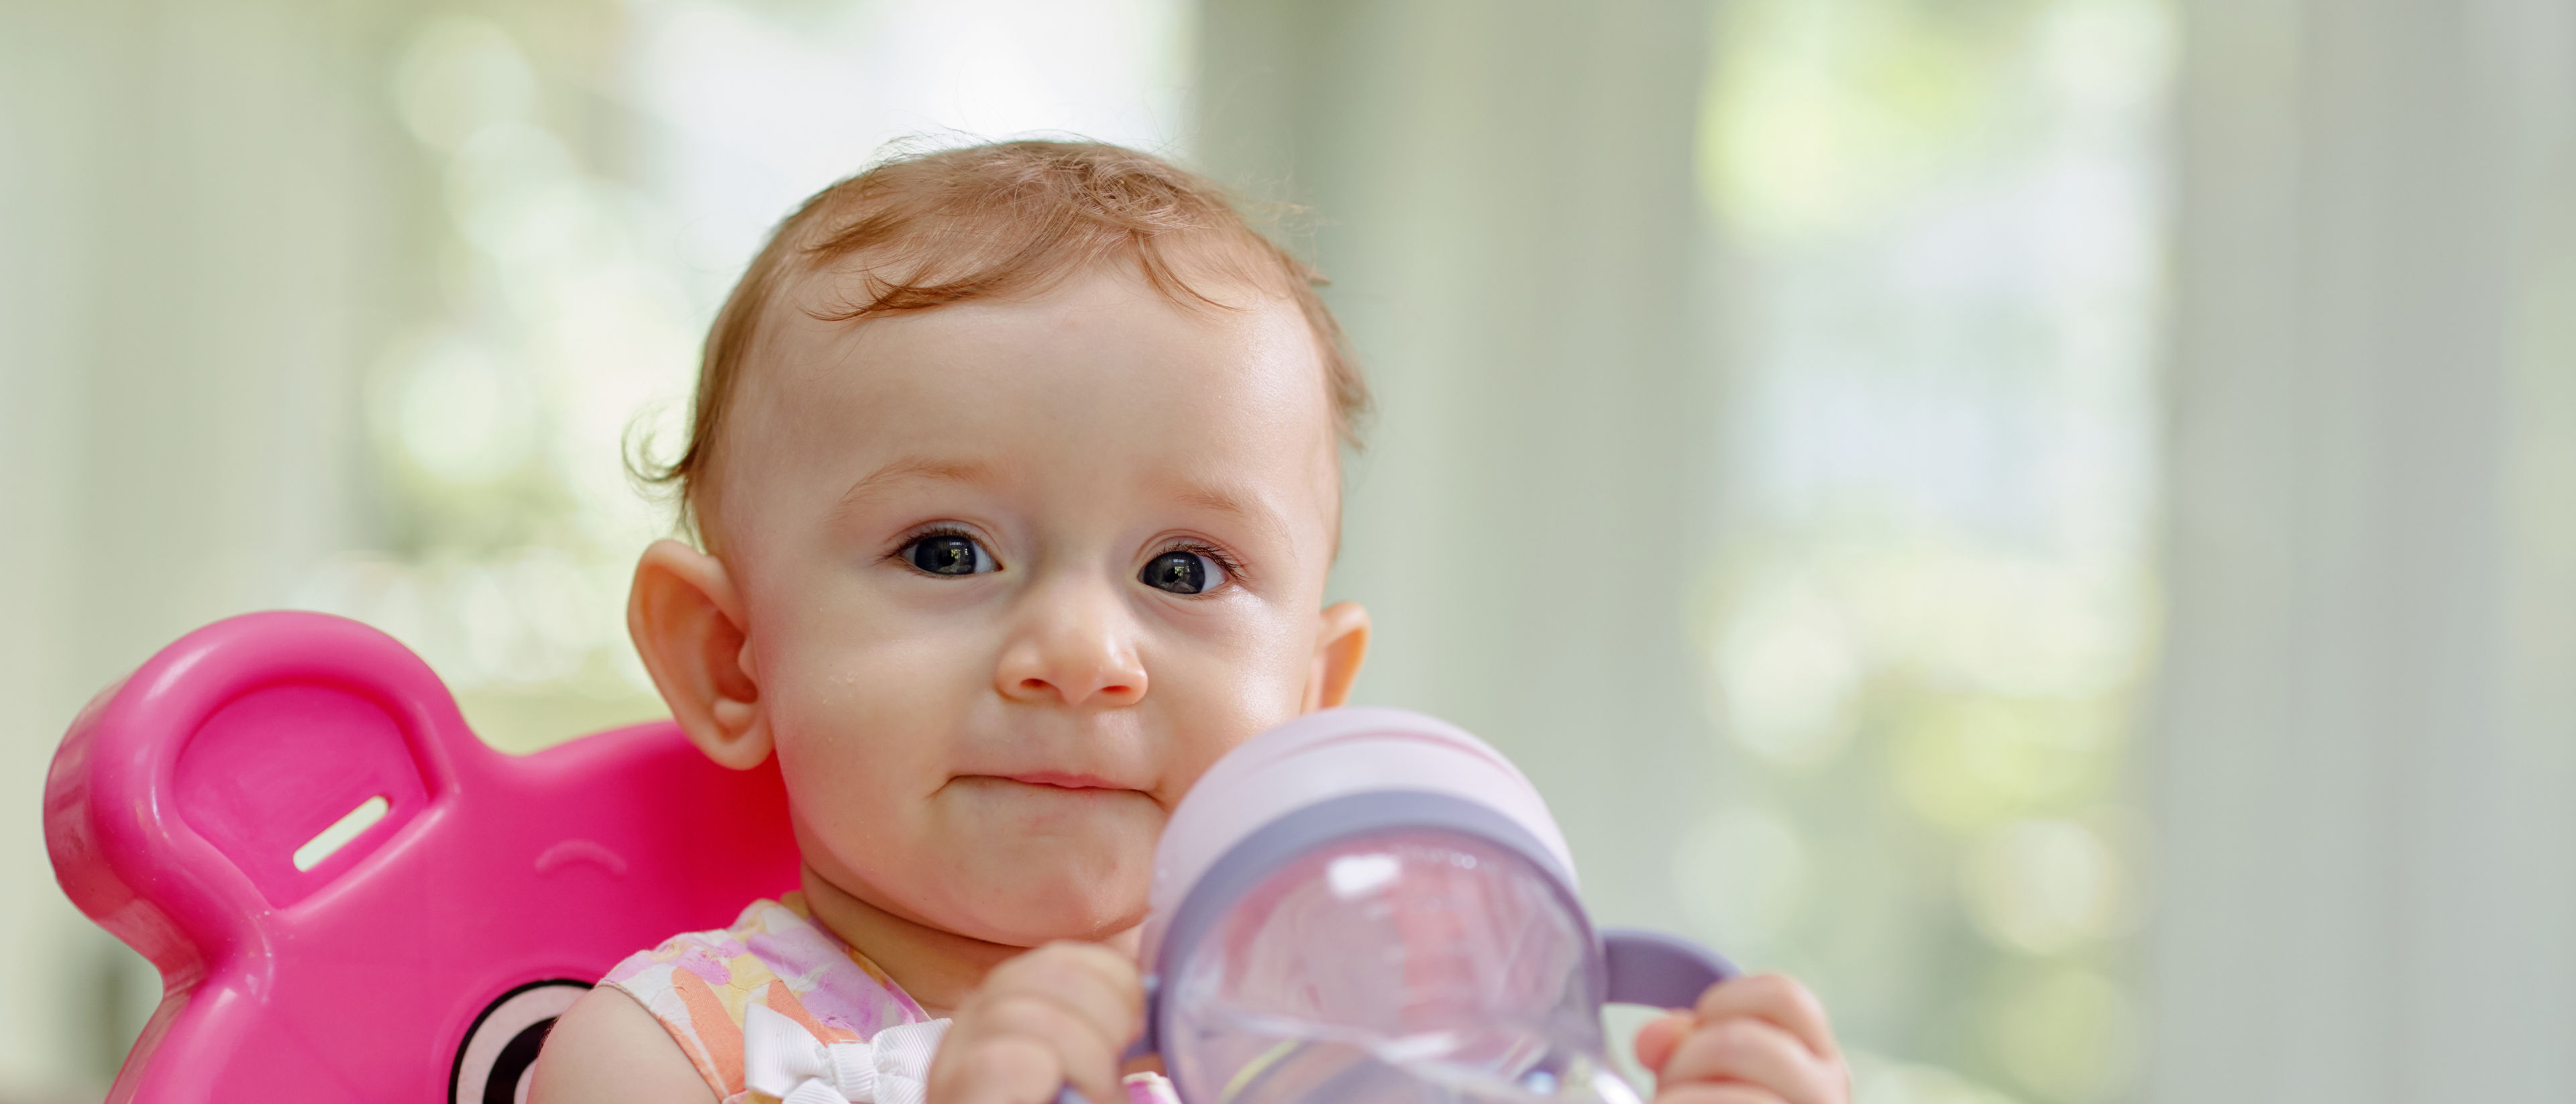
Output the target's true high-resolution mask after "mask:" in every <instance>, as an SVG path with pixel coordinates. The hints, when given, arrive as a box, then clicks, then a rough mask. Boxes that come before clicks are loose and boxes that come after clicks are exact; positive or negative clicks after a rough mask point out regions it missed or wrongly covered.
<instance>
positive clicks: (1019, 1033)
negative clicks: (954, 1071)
mask: <svg viewBox="0 0 2576 1104" xmlns="http://www.w3.org/2000/svg"><path fill="white" fill-rule="evenodd" d="M976 1027H977V1029H978V1031H977V1038H978V1039H980V1040H991V1041H1000V1040H1004V1039H1012V1040H1028V1041H1031V1042H1035V1043H1037V1044H1039V1045H1042V1046H1044V1047H1046V1048H1047V1050H1048V1052H1049V1053H1051V1054H1053V1055H1054V1056H1055V1066H1056V1069H1057V1074H1058V1077H1059V1079H1060V1080H1065V1081H1071V1082H1073V1083H1074V1086H1075V1087H1076V1088H1079V1089H1081V1090H1082V1093H1083V1095H1084V1096H1088V1097H1090V1098H1091V1099H1093V1100H1095V1101H1099V1100H1110V1101H1114V1100H1116V1099H1117V1097H1116V1096H1115V1095H1108V1096H1104V1095H1102V1094H1103V1093H1104V1092H1111V1091H1113V1090H1115V1089H1116V1088H1117V1087H1118V1054H1119V1052H1120V1051H1121V1050H1124V1049H1125V1048H1126V1043H1125V1042H1124V1041H1123V1040H1117V1039H1111V1038H1109V1037H1108V1036H1107V1035H1106V1034H1104V1032H1103V1029H1102V1027H1101V1025H1099V1024H1096V1023H1093V1022H1091V1021H1090V1020H1089V1019H1088V1018H1087V1017H1084V1016H1082V1015H1080V1014H1078V1013H1076V1012H1074V1011H1073V1010H1072V1009H1070V1008H1067V1007H1065V1006H1064V1005H1063V1004H1061V1003H1058V1002H1057V1001H1053V1000H1049V999H1047V998H1045V997H1041V996H1037V995H1035V994H1025V993H1024V994H1013V995H1009V996H1003V997H997V998H995V999H993V1000H992V1001H990V1002H988V1003H986V1004H984V1005H983V1006H981V1007H980V1008H978V1009H976ZM1014 1084H1016V1082H1014ZM1047 1099H1048V1100H1053V1099H1055V1094H1054V1092H1053V1091H1052V1090H1050V1091H1049V1092H1048V1094H1047Z"/></svg>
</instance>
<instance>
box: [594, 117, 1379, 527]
mask: <svg viewBox="0 0 2576 1104" xmlns="http://www.w3.org/2000/svg"><path fill="white" fill-rule="evenodd" d="M844 263H847V264H850V265H851V266H852V267H853V268H854V269H855V272H854V276H855V278H854V279H850V280H846V281H844V283H845V284H847V285H849V292H848V296H849V297H848V298H847V299H846V300H845V301H844V302H842V303H841V304H840V305H839V306H838V307H835V308H832V309H828V310H820V311H816V312H814V315H815V317H817V318H820V319H823V320H826V321H840V322H859V321H864V320H866V319H870V318H882V317H886V316H890V315H898V314H911V313H917V312H921V311H928V310H936V309H938V308H940V307H945V306H949V305H952V304H956V303H964V302H968V301H971V300H977V299H997V298H1007V297H1011V296H1017V295H1028V294H1036V293H1040V292H1043V291H1045V290H1047V289H1049V288H1051V287H1054V286H1055V285H1057V284H1059V283H1061V282H1062V281H1063V280H1065V279H1067V278H1069V277H1071V276H1074V275H1076V274H1079V273H1082V272H1085V271H1091V270H1096V269H1098V268H1100V267H1102V266H1104V265H1117V264H1126V265H1132V266H1134V267H1135V269H1136V270H1137V271H1139V272H1140V273H1141V274H1142V275H1143V277H1144V279H1145V281H1146V283H1147V284H1148V285H1149V286H1151V287H1152V288H1153V289H1154V290H1155V291H1157V292H1160V293H1161V294H1162V295H1163V296H1164V297H1165V298H1167V299H1169V300H1171V301H1172V302H1174V303H1178V304H1181V305H1183V306H1190V307H1207V308H1213V309H1232V308H1230V307H1229V306H1228V305H1227V304H1225V303H1223V302H1221V301H1219V300H1217V299H1215V298H1212V297H1210V296H1209V295H1207V294H1206V293H1205V292H1204V291H1202V290H1201V287H1202V286H1203V285H1204V284H1205V283H1206V282H1207V281H1208V280H1210V279H1211V278H1213V279H1215V280H1218V281H1223V282H1228V283H1233V284H1236V285H1239V286H1249V287H1251V288H1254V289H1257V290H1259V291H1261V292H1265V293H1268V294H1273V295H1279V296H1283V297H1285V298H1288V299H1291V300H1294V301H1295V302H1296V304H1297V308H1298V310H1299V311H1301V312H1302V313H1303V314H1304V315H1305V318H1306V324H1307V326H1308V328H1309V329H1311V330H1312V331H1313V333H1314V337H1315V345H1316V348H1317V349H1318V350H1320V352H1321V354H1322V356H1323V362H1324V363H1323V368H1324V383H1325V386H1326V387H1327V389H1328V390H1329V394H1330V398H1331V402H1332V411H1333V430H1334V432H1335V434H1336V435H1337V436H1339V437H1340V438H1341V439H1342V440H1343V441H1345V442H1348V443H1351V444H1354V445H1356V444H1357V435H1356V434H1357V429H1356V426H1357V422H1358V421H1359V418H1360V417H1361V415H1362V414H1363V413H1364V412H1365V411H1366V409H1367V407H1368V385H1367V384H1366V383H1365V382H1364V381H1363V380H1362V379H1361V378H1360V375H1359V372H1358V370H1357V368H1356V367H1355V366H1354V365H1353V364H1352V363H1351V361H1350V357H1349V355H1348V353H1347V351H1346V350H1345V348H1344V346H1343V341H1342V332H1341V327H1340V325H1339V324H1338V323H1336V322H1335V321H1334V320H1333V316H1332V313H1331V312H1330V311H1328V310H1326V309H1325V307H1324V301H1323V299H1322V297H1321V296H1319V295H1317V294H1316V292H1315V288H1316V287H1317V286H1318V285H1320V284H1322V283H1323V278H1322V277H1321V276H1319V275H1317V274H1316V272H1315V270H1314V269H1312V268H1310V267H1308V266H1307V265H1306V264H1305V263H1304V262H1302V261H1299V260H1298V259H1297V258H1296V257H1294V256H1292V255H1291V254H1290V253H1289V252H1288V251H1287V250H1285V249H1283V248H1281V247H1280V246H1279V245H1278V244H1277V243H1275V242H1273V241H1271V240H1270V239H1269V238H1266V237H1264V236H1262V234H1261V233H1260V232H1259V231H1257V230H1255V229H1253V227H1252V225H1251V224H1250V223H1248V222H1246V221H1245V220H1244V218H1243V216H1242V215H1241V214H1240V213H1238V212H1237V211H1236V209H1235V207H1234V205H1233V204H1232V203H1231V202H1229V200H1228V197H1227V195H1226V193H1225V191H1224V190H1223V189H1221V188H1219V187H1218V186H1217V185H1216V184H1215V183H1214V182H1212V181H1209V180H1208V179H1206V178H1204V177H1201V176H1199V175H1197V174H1195V173H1191V172H1189V171H1186V170H1184V169H1181V168H1179V167H1177V166H1175V165H1173V164H1172V163H1170V162H1168V161H1165V160H1163V159H1162V158H1159V157H1155V156H1153V155H1151V154H1146V153H1139V152H1137V151H1135V150H1131V149H1126V148H1123V147H1119V146H1113V145H1107V144H1104V143H1096V142H1045V141H1018V142H994V143H989V144H985V145H976V146H967V147H963V148H955V149H944V150H937V151H933V152H926V153H906V154H898V155H896V156H894V157H892V158H890V159H888V160H885V161H882V162H880V163H878V164H876V165H874V166H871V167H870V168H868V169H867V170H866V171H863V172H861V173H859V174H858V175H856V176H852V177H850V178H848V179H846V180H843V181H841V182H839V183H837V184H834V185H832V186H831V187H829V188H825V189H823V190H822V191H820V192H817V193H815V194H814V196H813V198H811V199H808V200H806V201H805V203H804V205H803V206H800V207H798V208H797V209H796V211H795V213H793V214H790V215H788V216H787V218H786V219H785V220H784V221H782V222H780V223H779V224H778V229H777V230H776V231H775V232H773V233H772V234H771V236H770V239H769V244H768V245H766V246H764V247H763V248H762V249H761V251H760V254H759V255H758V256H756V257H754V258H752V261H751V265H750V267H749V268H747V269H745V270H744V272H743V274H742V280H741V281H740V282H739V283H736V284H735V285H734V289H733V293H732V294H731V295H730V296H728V297H726V299H725V304H724V308H723V309H722V310H720V311H718V312H717V314H716V319H715V324H714V325H713V326H712V327H710V328H709V330H708V332H707V343H706V350H705V356H704V359H703V360H702V361H701V362H700V366H699V371H698V390H697V398H696V401H695V403H694V405H693V409H692V414H691V418H690V425H689V438H688V448H687V449H686V450H685V451H683V452H682V453H681V454H680V456H679V458H678V459H677V460H673V461H671V462H670V463H668V464H657V463H654V462H652V461H651V460H650V459H649V458H646V457H642V456H638V457H636V458H635V459H634V460H633V467H634V468H635V474H636V476H637V478H639V479H641V480H643V481H645V482H646V483H649V484H658V485H665V486H672V487H675V488H676V490H677V492H678V494H677V497H678V499H679V509H680V524H681V527H682V528H683V529H685V530H688V531H690V532H692V533H698V535H700V536H701V537H702V538H703V537H704V536H705V534H704V533H702V532H700V523H701V520H702V518H701V514H702V511H701V510H700V509H699V507H698V500H699V496H700V495H701V494H702V493H703V489H702V488H703V485H704V480H705V479H706V478H707V473H708V472H709V471H710V470H711V468H712V465H713V463H714V457H715V453H716V446H717V442H718V440H719V434H720V432H721V431H722V428H723V426H724V421H725V414H726V412H727V410H728V408H729V407H730V406H731V405H732V403H733V396H734V392H735V391H736V390H737V389H738V387H739V386H740V384H739V377H740V376H741V374H742V371H743V365H744V363H745V362H746V361H747V360H749V359H750V357H751V353H752V350H753V348H754V346H755V343H756V342H757V340H758V338H759V336H760V335H759V331H760V326H761V319H762V317H763V316H764V315H765V314H767V312H768V308H769V305H770V302H771V300H773V299H774V298H776V297H777V296H778V294H779V292H780V291H781V289H782V288H783V287H785V286H786V285H787V284H788V283H789V282H790V281H791V280H793V279H794V278H795V277H798V276H803V275H808V274H812V273H815V272H819V271H823V270H825V269H828V268H831V267H833V266H835V265H838V264H844ZM1192 277H1196V278H1197V282H1195V283H1194V282H1193V280H1192Z"/></svg>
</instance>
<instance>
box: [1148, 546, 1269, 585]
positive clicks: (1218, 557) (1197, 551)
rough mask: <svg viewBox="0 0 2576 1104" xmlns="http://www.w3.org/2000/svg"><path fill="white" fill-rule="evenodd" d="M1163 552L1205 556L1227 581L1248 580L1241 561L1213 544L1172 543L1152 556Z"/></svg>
mask: <svg viewBox="0 0 2576 1104" xmlns="http://www.w3.org/2000/svg"><path fill="white" fill-rule="evenodd" d="M1163 552H1188V553H1191V554H1193V555H1199V556H1205V557H1207V558H1209V559H1211V560H1215V561H1216V566H1217V567H1218V568H1220V569H1222V570H1223V571H1224V572H1225V577H1226V578H1227V579H1228V580H1231V581H1234V582H1242V581H1243V580H1245V579H1246V578H1249V576H1248V575H1246V574H1245V573H1244V570H1243V561H1241V560H1237V559H1235V558H1234V555H1233V554H1232V553H1230V552H1227V551H1226V550H1225V549H1222V548H1219V547H1217V546H1215V545H1213V544H1208V543H1206V542H1204V541H1187V540H1185V541H1174V542H1172V543H1171V544H1168V545H1165V546H1163V550H1162V552H1156V553H1154V554H1155V555H1157V556H1160V555H1162V554H1163Z"/></svg>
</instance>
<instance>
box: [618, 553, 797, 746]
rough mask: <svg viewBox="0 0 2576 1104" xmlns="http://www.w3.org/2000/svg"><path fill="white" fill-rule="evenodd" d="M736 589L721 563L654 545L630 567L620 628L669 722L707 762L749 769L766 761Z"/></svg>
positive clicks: (765, 731)
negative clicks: (630, 585) (630, 580)
mask: <svg viewBox="0 0 2576 1104" xmlns="http://www.w3.org/2000/svg"><path fill="white" fill-rule="evenodd" d="M748 625H749V621H748V620H747V619H746V618H745V617H744V608H743V602H742V595H741V592H739V591H737V590H735V589H734V585H733V576H732V575H731V574H729V573H727V572H726V571H725V565H724V561H722V560H719V559H717V558H715V557H713V556H710V555H708V554H706V553H704V552H700V551H698V550H697V549H695V548H691V547H689V546H688V545H685V544H682V543H680V542H678V541H674V540H662V541H655V542H653V545H652V547H649V548H646V549H645V550H644V558H643V559H642V560H641V561H639V562H638V563H636V565H635V585H634V589H632V590H630V591H628V592H627V595H626V631H627V633H628V634H629V635H631V636H633V637H634V638H635V650H636V651H637V652H638V653H640V654H641V655H642V656H643V657H644V669H645V670H646V671H648V672H651V673H652V675H653V685H654V686H655V687H656V688H658V689H660V690H661V691H662V700H663V701H664V702H665V703H667V704H669V705H670V707H671V717H672V719H673V720H676V721H678V722H680V727H681V728H682V729H684V730H686V731H687V732H688V734H689V739H690V741H691V742H694V743H696V744H697V745H698V750H700V751H703V752H706V753H707V758H710V759H713V760H715V761H716V762H718V763H721V764H724V765H725V766H728V767H732V768H733V769H735V770H750V769H751V768H753V767H756V766H759V765H760V764H761V763H762V761H764V760H766V759H768V758H769V751H770V733H769V718H768V714H767V713H765V712H764V711H763V710H762V709H761V708H760V684H759V681H758V680H759V671H758V670H757V669H755V666H754V664H753V663H752V658H751V648H750V636H749V634H748V632H747V626H748Z"/></svg>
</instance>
